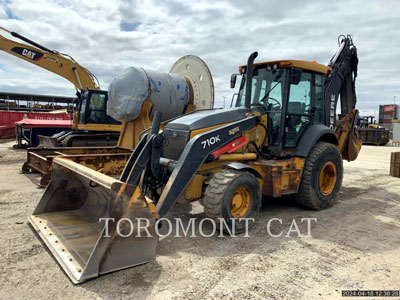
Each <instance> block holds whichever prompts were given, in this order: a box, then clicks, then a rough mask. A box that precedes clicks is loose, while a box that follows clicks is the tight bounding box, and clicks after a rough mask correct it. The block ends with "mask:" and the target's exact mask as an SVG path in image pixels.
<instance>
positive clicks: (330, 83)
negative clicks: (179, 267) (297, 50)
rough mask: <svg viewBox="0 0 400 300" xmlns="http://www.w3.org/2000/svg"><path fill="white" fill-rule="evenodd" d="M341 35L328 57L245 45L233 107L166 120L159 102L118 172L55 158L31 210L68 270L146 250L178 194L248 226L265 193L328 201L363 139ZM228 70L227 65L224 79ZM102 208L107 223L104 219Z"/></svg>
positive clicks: (318, 203)
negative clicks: (250, 49)
mask: <svg viewBox="0 0 400 300" xmlns="http://www.w3.org/2000/svg"><path fill="white" fill-rule="evenodd" d="M339 41H340V43H339V44H340V49H339V50H338V52H337V53H336V55H335V56H334V57H333V58H332V59H331V61H330V63H329V65H328V66H324V65H321V64H319V63H317V62H314V61H313V62H308V61H300V60H277V61H268V62H262V63H253V61H254V59H255V58H256V57H257V52H254V53H253V54H251V55H250V57H249V59H248V63H247V65H245V66H241V67H239V73H240V75H242V81H241V84H240V89H239V93H238V97H237V100H236V101H235V103H234V104H235V105H234V107H232V108H230V109H213V110H200V111H195V112H192V113H188V114H186V115H184V116H181V117H177V118H175V119H172V120H169V121H166V122H161V116H162V113H163V112H162V111H158V112H157V113H156V114H155V117H154V120H153V125H152V128H151V131H148V132H146V133H145V134H144V135H143V137H142V139H141V141H140V142H139V143H138V145H137V146H136V148H135V149H134V151H133V153H132V155H131V157H130V159H129V161H128V162H127V163H126V166H125V169H124V171H123V173H122V175H121V176H120V177H119V179H116V178H113V177H109V176H105V175H103V174H100V173H98V172H95V171H93V170H91V169H88V168H86V167H84V166H81V165H79V164H76V163H74V162H71V161H69V160H66V159H62V158H55V159H54V161H53V173H52V177H51V182H50V185H49V186H48V188H47V190H46V191H45V193H44V195H43V197H42V198H41V200H40V202H39V204H38V206H37V207H36V209H35V211H34V213H33V215H32V216H31V217H30V219H29V220H30V223H31V224H32V225H33V227H34V228H35V230H36V231H37V232H38V234H39V235H40V237H41V239H42V240H43V241H44V242H45V243H46V245H47V246H48V247H49V249H50V250H51V252H52V253H53V255H54V256H55V258H56V259H57V260H58V262H59V263H60V264H61V266H62V267H63V269H64V270H65V271H66V273H67V274H68V276H69V277H70V278H71V280H72V281H73V282H75V283H79V282H82V281H85V280H87V279H90V278H94V277H97V276H98V275H99V274H104V273H107V272H111V271H115V270H118V269H122V268H126V267H129V266H134V265H137V264H141V263H144V262H147V261H150V260H153V259H154V258H155V255H156V246H157V243H158V237H157V236H156V235H155V234H154V233H155V221H156V220H157V219H159V218H162V217H164V216H165V215H166V214H167V212H168V211H169V209H170V208H171V207H172V206H173V204H174V203H175V202H176V201H177V200H178V199H179V201H180V202H185V201H187V202H190V201H194V200H200V199H202V203H203V205H204V210H205V213H206V215H208V216H209V217H211V218H213V219H216V220H219V219H221V218H222V219H223V220H224V221H225V222H226V224H227V225H228V228H229V229H230V230H233V229H235V230H236V232H238V231H242V230H244V229H245V225H246V220H245V219H247V223H248V224H249V225H251V224H252V223H253V222H254V220H255V219H256V218H257V215H258V212H259V210H260V207H261V200H262V195H268V196H272V197H280V196H281V195H286V194H294V195H296V198H297V200H298V203H299V204H300V205H301V206H303V207H306V208H309V209H314V210H320V209H325V208H328V207H331V206H332V205H333V204H335V203H336V201H337V195H338V192H339V189H340V187H341V184H342V176H343V164H342V159H346V160H349V161H351V160H354V159H356V157H357V155H358V153H359V151H360V147H361V143H360V141H359V140H358V138H357V136H356V133H355V119H356V118H355V117H356V114H357V111H356V109H355V105H356V95H355V78H356V76H357V64H358V59H357V52H356V47H355V46H354V45H353V42H352V39H351V37H350V36H341V37H340V40H339ZM235 81H236V75H233V76H232V80H231V85H232V87H234V85H235V84H234V83H235ZM339 97H340V100H341V114H340V115H339V118H338V120H336V106H337V105H336V104H337V101H338V99H339ZM160 128H161V129H160ZM100 218H113V219H114V220H115V222H110V223H108V225H109V226H108V227H107V228H106V227H105V224H104V222H99V219H100ZM121 218H128V219H130V220H131V221H132V223H133V224H134V227H133V228H134V232H133V234H131V235H129V237H123V236H121V235H119V234H117V230H116V229H117V228H116V226H117V225H116V224H117V221H118V220H120V219H121ZM138 218H146V219H147V220H148V221H149V222H148V223H149V226H148V228H147V230H148V231H149V232H150V233H152V237H150V236H145V235H141V237H138V235H137V233H138V232H137V231H138V228H139V227H138V226H137V225H138ZM249 220H250V221H249ZM106 230H107V231H106ZM126 230H127V228H125V229H122V231H123V233H125V234H126V232H125V231H126ZM105 233H108V234H105Z"/></svg>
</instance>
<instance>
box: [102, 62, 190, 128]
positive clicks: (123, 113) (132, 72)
mask: <svg viewBox="0 0 400 300" xmlns="http://www.w3.org/2000/svg"><path fill="white" fill-rule="evenodd" d="M108 97H109V100H108V103H107V114H108V115H109V116H111V117H113V118H114V119H116V120H118V121H121V122H128V121H133V120H135V119H136V118H137V117H138V116H139V114H140V112H141V110H142V105H143V102H144V101H145V100H149V101H151V102H152V105H153V112H154V111H161V112H162V113H163V120H167V119H171V118H173V117H176V116H178V115H180V114H182V113H183V111H184V109H185V106H186V105H187V104H188V103H189V101H190V87H189V83H188V81H187V80H186V79H185V77H184V76H182V75H178V74H173V73H161V72H157V71H153V70H145V69H142V68H135V67H129V68H127V69H126V70H125V71H124V72H123V73H122V74H120V75H119V76H117V77H116V78H115V79H114V80H113V82H111V84H110V86H109V89H108Z"/></svg>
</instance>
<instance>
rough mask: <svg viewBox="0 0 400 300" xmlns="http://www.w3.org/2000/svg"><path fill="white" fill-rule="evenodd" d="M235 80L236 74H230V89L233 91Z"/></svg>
mask: <svg viewBox="0 0 400 300" xmlns="http://www.w3.org/2000/svg"><path fill="white" fill-rule="evenodd" d="M236 79H237V74H232V75H231V89H234V88H235V85H236Z"/></svg>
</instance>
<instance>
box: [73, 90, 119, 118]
mask: <svg viewBox="0 0 400 300" xmlns="http://www.w3.org/2000/svg"><path fill="white" fill-rule="evenodd" d="M79 100H80V101H79V107H78V110H79V114H78V116H79V117H78V121H79V123H81V124H121V122H118V121H117V120H114V119H113V118H111V117H110V116H108V115H107V113H106V112H107V101H108V93H107V91H101V90H93V89H87V90H85V91H83V92H82V93H79Z"/></svg>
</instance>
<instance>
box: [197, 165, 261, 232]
mask: <svg viewBox="0 0 400 300" xmlns="http://www.w3.org/2000/svg"><path fill="white" fill-rule="evenodd" d="M261 201H262V194H261V189H260V185H259V183H258V181H257V179H256V178H255V176H254V175H253V174H250V173H247V172H243V171H242V172H241V171H234V170H222V171H221V172H219V173H217V174H215V176H214V177H213V178H212V179H211V180H210V183H209V185H208V187H207V189H206V191H205V196H204V199H203V204H204V211H205V213H206V215H207V216H208V217H210V218H212V219H214V220H215V221H216V222H217V224H220V223H219V222H220V219H221V218H222V219H224V221H225V222H226V224H227V226H228V228H229V230H230V231H231V232H232V233H234V232H235V233H240V232H243V231H244V230H245V229H246V221H245V220H243V219H245V218H249V219H252V220H248V223H247V225H248V228H250V227H251V226H252V225H253V224H254V222H255V219H256V218H257V216H258V213H259V211H260V208H261ZM240 219H242V220H240ZM233 228H234V231H233ZM224 231H225V232H227V233H229V232H228V230H227V229H226V228H225V227H224Z"/></svg>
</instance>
